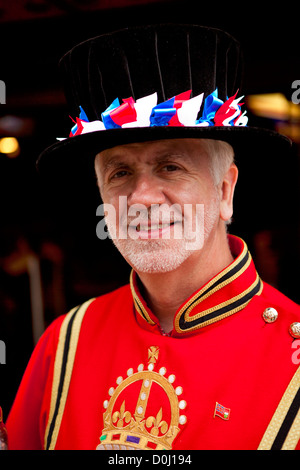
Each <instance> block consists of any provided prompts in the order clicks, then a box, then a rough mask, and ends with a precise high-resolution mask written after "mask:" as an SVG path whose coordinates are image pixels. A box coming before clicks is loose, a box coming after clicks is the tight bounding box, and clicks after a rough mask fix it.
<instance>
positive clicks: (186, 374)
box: [7, 25, 300, 450]
mask: <svg viewBox="0 0 300 470" xmlns="http://www.w3.org/2000/svg"><path fill="white" fill-rule="evenodd" d="M170 38H172V41H170ZM204 43H205V44H206V47H205V48H204V49H205V55H204V54H203V48H201V47H200V46H202V45H203V44H204ZM216 45H217V47H216ZM179 46H182V47H179ZM109 51H110V52H111V54H110V53H109ZM164 53H165V56H164ZM200 55H202V59H203V60H202V63H201V64H200V65H201V75H202V77H201V78H200V79H199V70H198V68H199V59H200ZM238 56H239V49H238V46H237V43H236V41H235V40H233V39H232V38H231V37H230V36H228V35H227V34H226V33H222V32H220V31H217V30H211V29H208V28H201V27H198V26H192V27H191V26H172V25H167V26H155V27H149V28H146V29H145V30H144V29H139V28H137V29H133V30H126V31H121V32H117V33H113V34H112V35H105V36H101V37H99V38H95V39H94V40H91V41H87V42H86V43H83V44H81V45H79V46H78V47H77V48H75V49H73V50H72V51H71V52H70V53H69V54H68V55H66V56H65V58H64V60H63V67H64V68H65V69H67V70H68V73H67V77H69V78H68V79H67V82H68V87H70V88H71V89H73V97H75V98H76V99H75V102H77V105H79V103H78V100H80V102H81V105H80V106H82V108H81V114H80V118H78V119H77V120H76V125H75V127H74V128H73V129H72V131H71V136H70V138H69V139H65V140H63V141H62V142H59V143H58V144H55V145H54V146H52V147H51V148H50V149H48V150H46V152H45V153H44V154H43V155H42V157H41V159H40V163H39V165H40V169H41V170H43V169H45V168H47V171H48V172H51V168H52V172H53V173H52V176H53V175H56V176H55V177H57V173H58V172H57V168H59V173H60V174H63V167H64V166H65V167H66V168H68V170H69V171H70V164H71V165H72V169H73V170H74V171H75V169H76V166H77V165H78V168H79V169H81V168H83V167H84V166H85V165H86V164H87V162H88V164H89V167H90V168H91V166H93V167H94V168H95V171H96V175H97V181H98V186H99V189H100V193H101V197H102V200H103V211H104V213H105V215H106V223H107V226H108V229H109V231H110V234H111V236H112V239H113V241H114V243H115V245H116V246H117V248H118V249H119V251H120V252H121V254H122V255H123V256H124V258H125V259H126V260H127V261H128V263H129V264H130V265H131V266H132V268H133V270H132V273H131V277H130V285H126V286H124V287H121V288H120V289H118V290H116V291H114V292H112V293H109V294H107V295H104V296H101V297H97V298H96V299H91V300H89V301H87V302H86V303H84V304H83V305H82V306H79V307H78V308H75V309H73V310H72V311H71V312H69V314H68V315H66V316H62V317H60V318H58V319H57V320H56V321H54V322H53V324H52V325H51V326H50V327H49V328H48V330H47V331H46V332H45V333H44V335H43V337H42V338H41V340H40V342H39V344H38V346H37V347H36V349H35V351H34V352H33V356H32V358H31V361H30V363H29V365H28V368H27V370H26V372H25V375H24V378H23V381H22V384H21V386H20V389H19V392H18V395H17V397H16V400H15V403H14V405H13V407H12V410H11V413H10V416H9V419H8V422H7V430H8V439H9V447H10V448H11V449H14V448H23V449H28V448H29V449H30V448H33V449H42V448H45V449H96V448H97V449H98V450H106V449H121V450H127V449H143V450H146V449H148V450H164V449H166V450H180V449H257V448H259V449H270V448H274V449H281V448H282V449H295V448H297V446H298V448H299V438H300V424H299V412H298V409H299V383H300V372H299V371H300V369H299V367H298V364H297V361H295V360H293V357H294V356H293V352H294V349H293V348H294V347H293V344H294V343H293V342H294V340H295V339H296V338H298V337H299V326H300V325H299V312H300V309H299V306H298V305H296V304H295V303H294V302H292V301H291V300H289V299H287V298H286V297H285V296H283V295H282V294H281V293H279V292H278V291H276V290H275V289H274V288H272V287H271V286H268V285H267V284H265V283H263V281H262V280H261V279H260V277H259V275H258V273H257V272H256V269H255V267H254V264H253V261H252V258H251V255H250V253H249V251H248V249H247V246H246V244H245V242H244V241H243V240H241V239H240V238H237V237H234V236H232V235H227V230H226V225H227V223H228V221H230V218H231V216H232V213H233V195H234V190H235V185H236V182H237V177H238V170H237V166H236V164H235V163H234V161H233V154H234V153H235V154H237V155H238V156H240V155H241V151H243V152H242V153H243V154H244V158H249V155H251V154H252V156H253V155H254V154H255V152H254V150H256V153H257V150H258V145H262V144H263V143H267V145H268V148H271V149H272V158H273V160H272V162H273V163H272V164H273V165H275V161H276V155H277V154H278V152H281V151H287V148H288V145H289V143H288V142H287V140H286V139H285V138H283V137H282V136H279V135H277V134H275V133H272V132H268V131H260V130H255V129H251V128H248V127H244V126H245V119H244V117H245V115H244V113H243V111H242V110H241V107H240V99H239V98H237V97H236V94H234V95H230V96H231V98H228V99H227V97H228V96H229V93H227V92H228V91H229V87H235V86H236V79H237V75H238V73H237V71H238V68H239V67H238V66H237V62H238V61H237V59H238ZM224 57H225V58H226V60H224ZM132 61H134V63H135V67H134V72H135V73H133V65H132ZM184 62H185V65H186V72H187V75H188V81H189V82H190V83H192V84H193V88H195V89H196V92H195V94H194V96H193V98H190V92H189V93H182V94H180V95H178V94H177V95H176V96H175V97H174V98H173V99H171V100H164V101H163V102H162V103H160V102H159V104H157V96H156V94H155V93H151V91H153V88H152V87H153V82H152V83H151V84H150V85H149V86H148V88H147V80H146V79H147V78H148V81H151V78H153V81H155V80H157V86H159V87H160V91H159V95H161V96H163V97H166V96H172V93H171V92H170V91H171V90H172V89H174V86H175V85H174V81H172V80H171V81H170V82H168V81H167V79H166V76H168V75H169V74H171V76H172V77H173V75H174V73H175V75H176V80H177V81H179V79H180V76H181V75H185V74H182V72H181V70H182V66H180V64H183V63H184ZM120 64H122V67H121V65H120ZM155 64H156V65H155ZM195 64H197V66H196V71H197V70H198V72H197V73H196V72H195ZM142 65H143V67H142ZM120 67H121V68H122V70H123V75H121V76H122V80H120V70H119V69H120ZM197 67H198V68H197ZM107 68H109V73H108V75H106V70H107ZM87 70H88V72H89V73H87ZM150 70H151V72H152V75H151V77H150V76H149V74H150ZM118 71H119V73H117V72H118ZM171 72H172V73H171ZM209 75H210V76H211V77H212V80H211V83H209V85H207V84H206V85H207V86H206V88H205V101H204V102H203V98H204V96H203V95H202V94H201V93H200V92H201V88H200V87H203V86H204V85H205V83H204V82H206V81H207V80H208V76H209ZM225 75H226V76H225ZM87 77H88V78H87ZM203 77H206V78H205V80H204V79H203ZM86 80H88V86H87V87H85V86H84V84H85V85H87V83H86ZM216 80H218V93H217V92H216V90H215V88H214V87H215V82H216ZM183 81H184V80H183ZM198 82H199V83H198ZM135 85H136V86H137V87H138V90H137V91H136V92H135V94H136V96H137V97H138V99H137V100H134V99H133V98H131V99H126V100H124V101H123V103H122V104H120V103H119V102H118V103H116V102H113V104H112V105H109V106H108V107H107V105H108V104H109V103H110V102H111V100H112V97H113V96H115V92H116V88H117V87H121V88H123V90H124V87H125V88H126V86H128V87H129V89H131V90H133V88H134V87H135ZM87 88H88V90H89V94H88V95H87V94H86V90H87ZM105 89H107V90H108V91H107V92H106V94H105V93H104V90H105ZM143 90H144V91H145V90H147V92H149V93H150V94H148V95H146V96H145V95H144V94H143ZM127 91H128V90H126V93H127ZM197 92H199V93H198V94H197ZM177 93H178V91H177ZM90 95H91V96H90ZM102 95H103V96H105V99H104V102H106V110H105V111H103V112H102V114H101V119H100V116H99V113H100V111H99V110H101V109H102V110H103V109H105V107H104V106H103V96H102ZM99 96H100V97H99ZM125 96H128V94H125ZM144 96H145V98H144V99H143V98H142V97H144ZM221 96H223V98H221ZM139 100H140V101H139ZM195 106H196V108H195ZM86 109H88V111H87V114H89V118H88V117H87V115H86ZM93 109H94V110H95V109H97V111H96V116H95V113H94V115H93ZM195 109H196V112H195ZM199 112H200V117H199ZM90 116H91V117H90ZM83 154H84V157H83ZM95 156H96V158H95Z"/></svg>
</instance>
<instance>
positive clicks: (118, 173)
mask: <svg viewBox="0 0 300 470" xmlns="http://www.w3.org/2000/svg"><path fill="white" fill-rule="evenodd" d="M128 174H129V172H128V170H118V171H116V172H115V173H113V174H112V175H111V176H110V178H109V179H110V180H112V179H119V178H123V177H124V176H127V175H128Z"/></svg>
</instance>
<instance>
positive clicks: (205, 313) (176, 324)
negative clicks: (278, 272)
mask: <svg viewBox="0 0 300 470" xmlns="http://www.w3.org/2000/svg"><path fill="white" fill-rule="evenodd" d="M259 283H261V281H260V277H259V275H258V274H257V275H256V280H255V281H254V282H253V284H251V286H250V287H249V288H248V289H247V290H245V291H243V292H242V294H239V295H237V296H236V297H232V298H231V299H230V300H227V301H226V302H223V303H221V304H218V305H216V306H214V307H212V308H210V309H207V310H205V311H203V312H200V313H198V314H195V315H193V316H192V317H189V318H188V319H186V314H185V321H186V323H187V324H188V323H191V322H192V321H194V320H197V319H199V318H202V317H204V316H206V315H208V314H210V313H213V312H215V311H216V310H218V309H220V308H223V307H227V306H228V305H231V304H233V303H234V302H235V301H237V300H240V299H241V298H243V297H244V296H245V295H247V294H248V293H249V292H250V291H251V290H252V289H254V288H255V287H256V286H257V285H258V284H259ZM262 289H263V284H262V283H261V286H260V289H259V291H258V292H257V295H260V294H261V292H262ZM250 300H251V299H250ZM250 300H247V301H245V302H244V303H242V304H241V305H239V306H238V307H236V308H234V309H232V310H229V311H228V312H226V313H223V314H222V315H218V316H217V317H215V318H211V319H209V320H207V321H204V322H203V323H201V324H200V325H199V324H198V325H195V326H192V327H190V328H185V329H184V330H182V329H181V328H180V325H179V320H180V316H179V315H177V316H176V319H175V328H176V331H178V332H185V333H187V332H191V331H195V330H197V329H199V328H203V327H204V326H207V325H210V324H212V323H215V322H217V321H219V320H222V319H223V318H227V317H229V316H230V315H233V314H234V313H236V312H238V311H240V310H242V309H243V308H245V307H246V305H248V303H249V302H250Z"/></svg>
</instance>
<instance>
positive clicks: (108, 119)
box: [101, 98, 121, 129]
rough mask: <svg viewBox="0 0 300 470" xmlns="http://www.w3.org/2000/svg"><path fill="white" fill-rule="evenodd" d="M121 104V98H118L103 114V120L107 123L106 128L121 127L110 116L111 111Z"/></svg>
mask: <svg viewBox="0 0 300 470" xmlns="http://www.w3.org/2000/svg"><path fill="white" fill-rule="evenodd" d="M119 106H120V101H119V98H116V99H115V100H114V101H113V102H112V104H111V105H110V106H109V107H108V108H107V109H106V110H105V111H103V113H102V114H101V118H102V122H103V124H104V125H105V129H120V128H121V126H119V125H118V124H116V123H115V122H114V121H113V120H112V118H111V117H110V113H111V111H112V110H113V109H116V108H118V107H119Z"/></svg>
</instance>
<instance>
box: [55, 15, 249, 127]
mask: <svg viewBox="0 0 300 470" xmlns="http://www.w3.org/2000/svg"><path fill="white" fill-rule="evenodd" d="M60 67H61V70H62V73H63V81H64V85H65V94H66V98H67V101H68V104H69V107H70V112H71V113H73V114H74V115H76V114H78V107H79V106H82V107H83V109H84V110H85V112H86V114H87V117H88V118H89V120H95V119H100V117H101V113H102V112H103V110H104V109H106V108H107V107H108V106H109V105H110V104H111V103H112V101H113V100H114V99H115V98H116V97H119V98H127V97H130V96H132V97H133V98H134V99H135V100H136V99H138V98H141V97H143V96H145V95H148V94H151V93H154V92H157V95H158V100H159V101H165V100H167V99H168V98H171V97H172V96H174V95H176V94H178V93H179V92H182V91H184V90H192V93H193V95H192V96H196V95H197V94H199V93H203V92H204V97H206V96H207V95H209V94H210V93H212V92H213V91H214V90H215V89H216V88H218V95H219V97H220V98H221V99H222V100H224V101H225V100H226V99H227V97H228V96H231V95H232V94H233V93H234V92H235V91H236V90H237V88H239V86H240V77H241V50H240V46H239V43H238V42H237V41H236V40H235V39H234V38H233V37H232V36H230V35H229V34H227V33H225V32H224V31H221V30H218V29H214V28H208V27H203V26H198V25H174V24H164V25H151V26H143V27H135V28H127V29H123V30H119V31H115V32H113V33H109V34H104V35H101V36H98V37H95V38H92V39H90V40H88V41H85V42H83V43H81V44H79V45H78V46H75V47H74V48H73V49H72V50H70V51H69V52H68V53H67V54H65V56H64V57H63V58H62V59H61V62H60Z"/></svg>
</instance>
